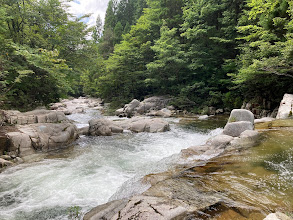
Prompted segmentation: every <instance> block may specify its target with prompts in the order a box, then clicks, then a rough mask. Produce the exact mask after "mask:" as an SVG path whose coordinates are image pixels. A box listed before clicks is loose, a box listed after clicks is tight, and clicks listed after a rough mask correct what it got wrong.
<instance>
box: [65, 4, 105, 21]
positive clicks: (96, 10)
mask: <svg viewBox="0 0 293 220" xmlns="http://www.w3.org/2000/svg"><path fill="white" fill-rule="evenodd" d="M108 1H109V0H74V1H72V2H68V3H67V4H68V5H69V7H68V12H69V13H71V14H72V15H74V16H76V17H79V16H82V15H85V14H91V16H90V17H89V20H88V21H87V24H88V25H89V26H94V25H95V24H96V19H97V17H98V15H100V17H101V18H102V20H104V19H105V14H106V10H107V6H108Z"/></svg>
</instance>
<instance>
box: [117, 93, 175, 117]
mask: <svg viewBox="0 0 293 220" xmlns="http://www.w3.org/2000/svg"><path fill="white" fill-rule="evenodd" d="M169 102H170V98H168V97H164V96H153V97H150V98H147V99H145V100H144V101H142V102H139V101H138V100H136V99H134V100H132V101H131V102H130V103H129V104H126V105H125V106H124V107H123V108H122V109H118V110H116V112H115V114H116V115H119V116H132V115H136V114H141V115H143V114H146V113H149V112H150V111H154V112H156V113H157V114H161V115H158V116H163V117H169V116H166V114H169V113H170V112H169V110H168V111H167V110H163V111H162V112H157V111H159V110H162V109H164V108H166V107H167V105H168V103H169Z"/></svg>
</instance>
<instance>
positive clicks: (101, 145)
mask: <svg viewBox="0 0 293 220" xmlns="http://www.w3.org/2000/svg"><path fill="white" fill-rule="evenodd" d="M74 117H76V116H74V115H73V116H72V119H74ZM91 117H92V116H91ZM82 120H84V121H85V120H88V118H87V116H86V115H84V116H83V119H82ZM82 120H81V121H80V120H79V121H78V123H80V124H82V123H83V121H82ZM220 131H221V130H215V131H212V132H210V133H203V132H200V133H196V132H194V131H192V130H189V129H186V128H182V127H179V126H177V125H175V124H172V125H171V131H169V132H165V133H155V134H151V133H139V134H132V133H123V134H119V135H114V136H111V137H82V138H80V139H79V140H78V141H77V146H76V147H75V148H73V149H72V153H71V154H70V153H68V152H67V153H66V155H69V156H68V157H65V158H64V156H62V157H60V158H58V156H56V157H55V159H52V158H54V156H51V157H50V158H51V159H45V160H44V161H41V162H36V163H31V164H23V165H20V166H17V167H12V168H10V169H7V170H6V171H5V172H3V173H1V175H0V198H1V199H0V205H1V212H0V219H1V220H2V219H3V220H4V219H5V220H10V219H17V220H18V219H68V218H67V216H68V208H69V207H72V206H80V207H82V212H86V211H88V210H89V209H90V208H92V207H94V206H97V205H99V204H102V203H105V202H107V201H108V199H109V198H110V197H111V196H112V195H113V194H114V193H115V192H116V191H117V190H118V189H119V187H121V186H122V184H123V183H124V182H126V181H130V182H128V183H129V184H134V183H136V180H137V179H139V178H140V177H142V176H143V175H145V174H148V173H153V172H160V171H162V170H164V169H167V167H168V164H170V163H171V162H173V161H172V160H171V161H168V160H165V161H164V160H163V161H161V160H162V159H164V158H167V157H169V156H171V155H173V154H177V153H179V152H180V150H181V149H183V148H187V147H189V146H192V145H193V146H194V145H199V144H203V143H204V142H205V141H206V140H207V139H208V138H209V137H211V136H212V135H215V134H216V133H219V132H220ZM160 161H161V162H160ZM133 177H135V178H134V179H132V178H133ZM131 179H132V180H131ZM131 181H132V182H131ZM129 184H128V185H129ZM124 187H125V189H126V190H124V192H125V196H127V195H130V194H131V193H133V191H136V192H139V191H140V190H144V189H145V188H144V187H146V186H143V185H141V184H139V183H136V185H132V187H128V188H127V184H125V185H124ZM120 190H121V188H120ZM122 190H123V189H122Z"/></svg>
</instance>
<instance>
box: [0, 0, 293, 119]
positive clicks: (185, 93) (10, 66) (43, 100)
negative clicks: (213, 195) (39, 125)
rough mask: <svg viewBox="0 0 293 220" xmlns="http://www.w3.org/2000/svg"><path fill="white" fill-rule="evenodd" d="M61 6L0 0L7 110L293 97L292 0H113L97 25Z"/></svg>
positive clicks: (197, 105)
mask: <svg viewBox="0 0 293 220" xmlns="http://www.w3.org/2000/svg"><path fill="white" fill-rule="evenodd" d="M66 7H68V6H66V1H62V0H0V88H1V94H0V108H16V109H19V110H27V109H32V108H35V107H36V106H43V105H48V104H49V103H52V102H56V101H58V100H59V99H60V98H65V97H68V96H86V95H89V96H92V97H101V98H103V99H105V101H107V102H111V103H112V104H113V105H114V106H119V105H121V104H123V103H126V102H129V101H130V100H131V99H133V98H136V99H143V98H144V97H146V96H150V95H169V96H170V97H172V98H173V103H172V104H173V105H174V106H175V107H176V108H178V109H186V110H188V111H191V112H194V113H200V112H202V110H203V109H204V108H206V107H207V106H214V107H216V108H228V109H233V108H239V107H240V106H241V105H242V103H243V101H246V102H248V101H249V102H254V103H259V105H260V107H263V108H265V106H262V105H265V104H263V103H265V102H266V101H270V106H269V108H271V109H273V108H274V107H275V106H277V105H278V103H279V101H280V100H281V98H282V96H283V94H284V93H293V86H292V83H293V20H292V18H293V0H247V1H243V0H120V1H117V0H110V1H109V3H108V8H107V11H106V16H105V19H104V24H103V22H102V18H100V17H98V18H97V21H96V25H95V26H94V27H88V26H87V24H86V23H85V22H83V21H84V19H86V18H87V17H88V16H89V15H83V16H82V17H74V16H73V15H71V14H69V13H68V12H67V11H68V10H66Z"/></svg>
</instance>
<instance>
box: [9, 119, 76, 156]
mask: <svg viewBox="0 0 293 220" xmlns="http://www.w3.org/2000/svg"><path fill="white" fill-rule="evenodd" d="M17 128H18V131H16V132H8V133H7V134H6V136H7V140H8V144H7V151H8V152H9V153H10V154H14V155H17V156H20V157H24V156H28V155H31V154H34V153H35V152H36V151H40V152H48V151H51V150H55V149H59V148H62V147H65V146H67V145H68V144H71V143H72V142H73V141H75V140H76V138H77V137H78V134H77V128H76V126H75V125H73V124H71V123H59V124H52V123H46V124H30V125H20V126H17Z"/></svg>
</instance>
